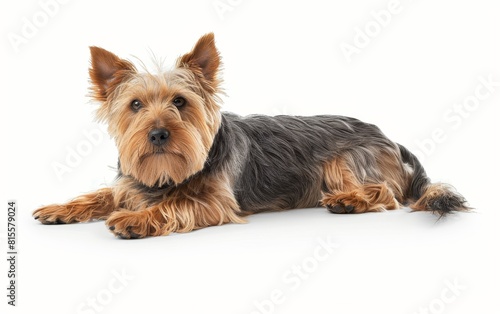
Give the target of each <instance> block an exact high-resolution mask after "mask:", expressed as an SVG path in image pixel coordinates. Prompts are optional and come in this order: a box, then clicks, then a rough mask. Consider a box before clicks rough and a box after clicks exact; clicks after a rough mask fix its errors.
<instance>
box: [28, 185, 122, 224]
mask: <svg viewBox="0 0 500 314" xmlns="http://www.w3.org/2000/svg"><path fill="white" fill-rule="evenodd" d="M114 209H115V205H114V200H113V192H112V189H111V188H103V189H99V190H97V191H95V192H92V193H88V194H84V195H81V196H78V197H77V198H75V199H73V200H71V201H70V202H68V203H65V204H52V205H48V206H44V207H41V208H39V209H37V210H35V211H34V212H33V217H34V218H35V219H37V220H38V221H40V222H41V223H43V224H65V223H74V222H85V221H90V220H93V219H105V218H107V217H108V216H109V214H110V213H111V212H112V211H113V210H114Z"/></svg>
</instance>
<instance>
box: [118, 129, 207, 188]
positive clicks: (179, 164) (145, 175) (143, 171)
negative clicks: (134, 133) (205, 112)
mask: <svg viewBox="0 0 500 314" xmlns="http://www.w3.org/2000/svg"><path fill="white" fill-rule="evenodd" d="M172 137H174V138H175V139H174V138H172V139H171V140H169V142H168V143H167V144H166V145H165V146H164V147H155V146H153V145H151V144H150V143H147V142H146V143H144V142H141V144H139V145H134V141H133V139H132V140H131V141H127V142H125V141H124V142H123V145H124V146H125V147H123V148H122V149H121V150H120V167H121V171H122V173H123V174H124V175H130V176H132V177H133V178H135V179H136V180H138V181H139V182H141V183H142V184H144V185H146V186H149V187H153V186H162V185H165V184H167V183H173V184H179V183H181V182H183V181H185V180H186V179H188V178H189V177H191V176H192V175H194V174H195V173H197V172H199V171H201V170H202V169H203V167H204V164H205V161H206V159H207V154H208V152H207V150H206V149H205V148H204V146H203V145H200V143H199V142H200V140H199V138H198V137H197V136H193V134H190V135H189V136H181V135H180V134H179V133H178V134H177V135H173V136H172ZM193 142H194V143H193ZM125 143H127V144H125Z"/></svg>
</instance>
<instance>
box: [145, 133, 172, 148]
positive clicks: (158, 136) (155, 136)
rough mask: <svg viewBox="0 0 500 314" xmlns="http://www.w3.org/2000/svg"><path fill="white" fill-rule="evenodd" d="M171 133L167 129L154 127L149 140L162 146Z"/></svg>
mask: <svg viewBox="0 0 500 314" xmlns="http://www.w3.org/2000/svg"><path fill="white" fill-rule="evenodd" d="M169 135H170V134H169V133H168V131H167V130H165V129H154V130H151V131H150V132H149V141H150V142H151V144H153V145H155V146H162V145H163V144H165V143H166V142H167V139H168V136H169Z"/></svg>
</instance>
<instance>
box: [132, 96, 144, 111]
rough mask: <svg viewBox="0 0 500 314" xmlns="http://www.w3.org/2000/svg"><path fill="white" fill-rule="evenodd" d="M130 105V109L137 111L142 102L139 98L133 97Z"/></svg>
mask: <svg viewBox="0 0 500 314" xmlns="http://www.w3.org/2000/svg"><path fill="white" fill-rule="evenodd" d="M130 107H131V108H132V110H134V111H139V109H141V108H142V102H140V101H139V100H137V99H134V100H132V102H131V103H130Z"/></svg>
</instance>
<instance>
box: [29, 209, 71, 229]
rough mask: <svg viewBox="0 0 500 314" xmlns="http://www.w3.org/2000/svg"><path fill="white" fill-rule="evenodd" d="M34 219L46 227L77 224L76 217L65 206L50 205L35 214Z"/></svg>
mask: <svg viewBox="0 0 500 314" xmlns="http://www.w3.org/2000/svg"><path fill="white" fill-rule="evenodd" d="M33 218H35V219H36V220H38V221H40V222H41V223H42V224H44V225H56V224H67V223H72V222H76V220H75V217H74V216H72V215H71V211H70V210H68V208H67V207H66V206H65V205H49V206H44V207H41V208H39V209H37V210H35V211H34V212H33Z"/></svg>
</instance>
